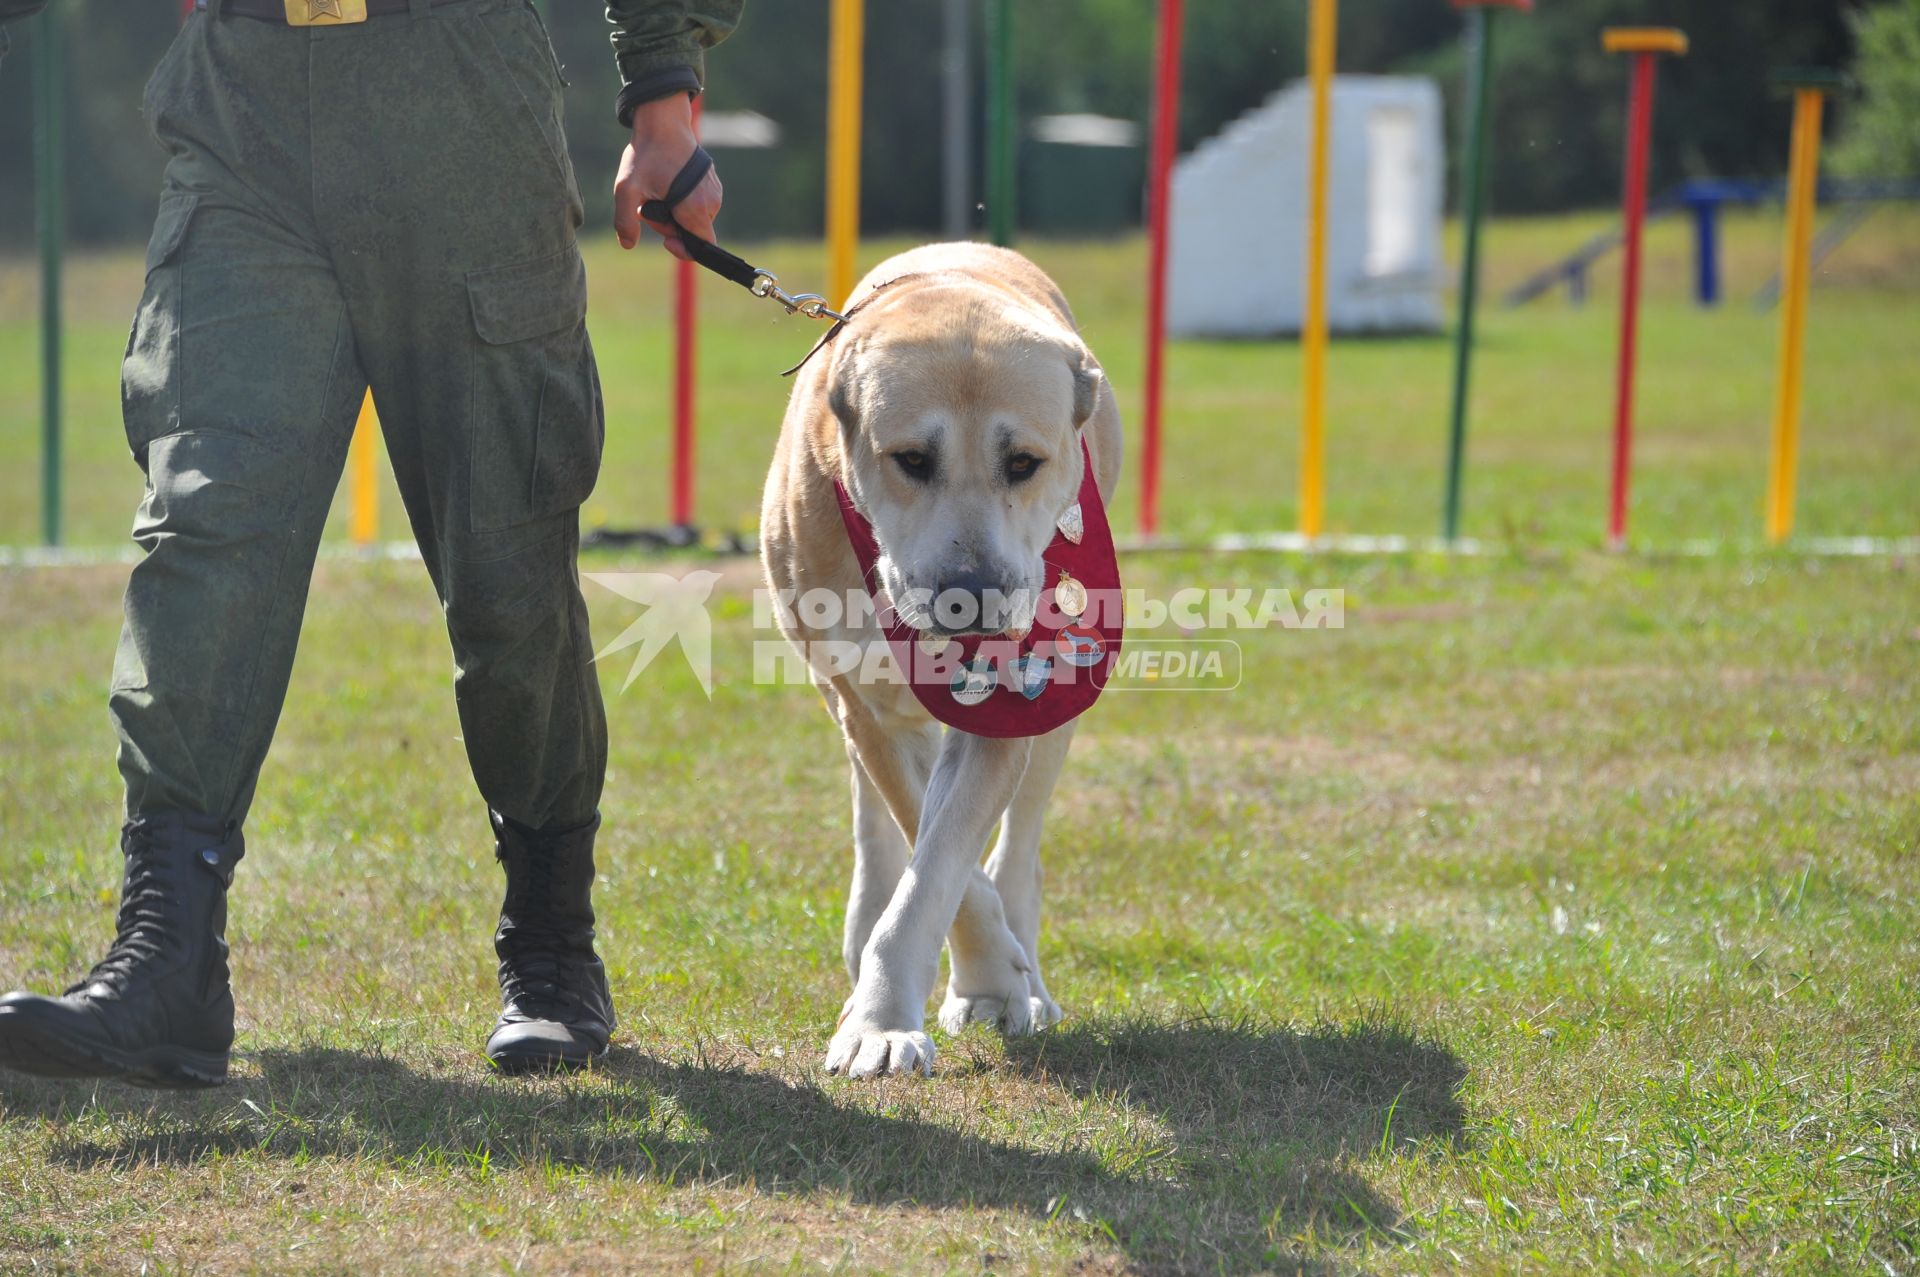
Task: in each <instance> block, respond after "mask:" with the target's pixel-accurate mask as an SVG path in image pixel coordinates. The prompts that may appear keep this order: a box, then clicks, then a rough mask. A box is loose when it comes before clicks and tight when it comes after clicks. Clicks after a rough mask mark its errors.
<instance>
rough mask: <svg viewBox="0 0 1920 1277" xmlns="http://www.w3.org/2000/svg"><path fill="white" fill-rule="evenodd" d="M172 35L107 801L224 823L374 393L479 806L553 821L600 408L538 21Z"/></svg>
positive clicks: (599, 762) (553, 91)
mask: <svg viewBox="0 0 1920 1277" xmlns="http://www.w3.org/2000/svg"><path fill="white" fill-rule="evenodd" d="M220 9H221V3H220V0H211V3H210V5H209V8H208V10H205V11H202V12H199V13H196V14H195V15H193V17H192V18H191V19H190V20H189V21H188V22H187V24H186V25H185V26H184V27H183V28H182V30H181V32H180V34H179V36H178V38H177V39H176V40H175V42H174V44H173V46H172V47H171V48H170V49H169V50H168V52H167V54H166V55H165V57H164V58H163V60H162V61H161V63H160V65H159V67H158V68H157V69H156V70H155V72H154V76H153V79H152V81H151V83H150V84H149V85H148V87H147V95H146V114H147V120H148V123H149V124H150V126H151V127H152V129H153V132H154V135H155V137H156V138H158V140H159V141H160V144H161V145H162V146H163V147H165V148H166V150H167V152H168V153H169V155H170V157H171V158H170V160H169V162H168V165H167V169H166V178H165V183H164V188H163V192H162V195H161V201H160V213H159V217H158V219H157V220H156V221H155V224H154V229H153V239H152V242H151V244H150V245H149V247H148V249H147V258H146V270H147V276H146V286H145V292H144V295H143V296H142V298H141V301H140V307H139V311H138V313H137V314H136V315H135V318H134V322H133V331H132V334H131V335H130V337H129V339H128V344H127V355H126V361H125V365H124V368H123V370H122V396H123V403H124V416H125V423H126V431H127V442H128V444H129V445H130V446H131V447H132V449H133V455H134V458H135V460H136V461H138V463H139V464H140V467H141V469H142V470H143V471H144V472H145V474H146V495H145V499H144V500H143V501H142V502H141V505H140V508H139V511H138V513H137V515H136V516H135V521H134V529H133V535H134V539H135V540H136V541H137V542H139V544H140V545H141V547H142V548H143V549H144V550H145V552H146V553H145V556H144V557H143V558H142V559H141V560H140V562H139V563H138V565H137V566H136V567H135V568H134V569H133V573H132V576H131V579H130V581H129V583H128V586H127V593H126V623H125V627H124V629H123V630H122V633H121V639H120V646H119V651H118V654H117V657H116V660H115V665H114V672H113V684H112V694H111V700H110V709H111V713H112V717H113V721H114V725H115V729H116V731H117V732H118V735H119V739H120V754H119V758H120V770H121V773H122V774H123V776H124V777H125V779H126V785H127V806H128V812H129V815H139V814H146V813H153V812H159V811H167V810H185V811H190V812H197V813H200V814H204V815H210V816H214V817H218V818H230V819H239V818H242V817H243V816H244V815H245V813H246V810H247V808H248V806H249V805H250V803H251V802H252V798H253V793H254V786H255V783H256V779H257V777H258V774H259V771H260V767H261V763H262V761H263V760H264V758H265V757H266V753H267V747H268V745H269V743H270V741H271V739H272V735H273V730H274V727H275V724H276V722H277V721H278V718H279V715H280V709H281V705H282V702H283V700H284V698H285V694H286V689H287V681H288V676H289V673H290V671H291V668H292V665H293V659H294V649H295V645H296V643H297V641H298V638H299V631H300V622H301V616H302V613H303V612H304V610H305V607H306V599H307V587H308V580H309V577H310V576H311V574H312V569H313V562H314V557H315V554H316V551H317V549H318V546H319V543H320V537H321V532H322V529H323V526H324V524H325V522H326V518H327V512H328V509H329V506H330V504H331V501H332V498H333V494H334V492H335V489H336V488H337V487H338V486H339V480H340V475H341V471H342V469H343V467H344V465H345V461H346V455H347V448H348V443H349V440H350V438H351V436H352V431H353V426H354V421H355V418H356V416H357V413H358V410H359V407H360V403H361V400H362V397H363V396H364V394H365V392H366V390H367V389H368V387H369V386H371V388H372V391H373V398H374V403H375V406H376V408H377V409H378V412H379V416H380V424H381V427H382V430H383V433H384V436H385V442H386V446H387V452H388V455H389V457H390V458H391V460H392V463H393V468H394V473H395V476H396V478H397V480H398V483H399V488H400V493H401V496H402V498H403V499H404V502H405V505H406V511H407V517H408V521H409V523H410V524H411V526H412V531H413V536H414V539H415V541H416V542H417V543H418V544H419V547H420V551H421V553H422V555H423V556H424V558H425V560H426V566H427V572H428V574H429V575H430V576H431V578H432V581H433V585H434V588H435V590H436V591H437V592H438V594H439V598H440V602H441V605H442V609H443V611H444V613H445V617H446V624H447V632H448V634H449V636H450V638H451V640H452V645H453V656H454V679H453V682H454V691H455V696H456V699H457V701H458V705H459V711H460V723H461V728H462V731H463V735H464V737H465V741H466V748H467V753H468V758H469V761H470V763H471V765H472V768H473V774H474V778H475V780H476V781H477V782H478V785H479V788H480V792H481V794H482V796H483V797H484V798H485V799H486V801H487V802H488V804H490V805H491V806H492V807H493V808H494V809H495V810H497V811H499V812H501V813H502V814H503V815H506V816H509V817H511V818H512V819H514V820H516V821H519V822H521V823H522V824H524V825H527V826H530V827H534V828H540V827H546V826H558V825H574V824H579V823H581V822H582V821H584V820H586V819H588V818H589V817H590V816H591V815H592V814H593V812H594V810H595V808H596V807H597V805H598V803H599V796H600V787H601V782H602V779H603V775H604V772H605V766H606V721H605V713H604V710H603V708H602V705H601V701H600V693H599V687H598V684H597V682H596V680H595V679H594V676H593V673H592V669H591V666H590V659H591V656H592V643H591V640H590V639H589V637H588V633H587V615H586V607H585V604H584V603H583V602H582V600H581V597H580V587H579V579H578V570H577V566H576V557H577V550H578V544H579V515H578V508H579V506H580V504H581V503H582V502H583V501H584V500H585V499H586V497H587V495H588V493H589V492H591V491H592V488H593V484H594V480H595V478H596V477H597V474H598V471H599V465H600V450H601V443H602V438H603V433H604V416H603V412H602V406H601V398H600V384H599V378H598V374H597V373H596V371H595V366H594V358H593V350H592V347H591V345H590V344H589V342H588V339H587V330H586V306H587V292H586V279H585V275H584V272H583V269H582V266H581V260H580V252H579V249H578V247H577V245H576V244H575V240H574V235H575V231H576V228H577V227H578V226H579V224H580V218H581V208H580V199H579V192H578V188H577V186H576V184H575V181H574V176H573V170H572V165H571V163H570V162H569V160H568V157H567V150H566V140H565V135H564V133H563V132H562V129H561V121H560V91H561V81H560V74H559V70H558V66H557V64H556V62H555V61H554V57H553V52H552V48H551V46H550V45H549V44H548V41H547V38H546V33H545V31H544V29H543V28H542V27H541V25H540V21H539V19H538V17H537V16H536V15H535V14H534V12H533V11H532V9H531V8H530V7H528V5H527V4H526V3H525V0H458V2H457V3H453V4H442V5H435V6H432V7H429V6H428V5H427V4H426V3H425V0H413V5H412V9H411V12H409V13H404V14H396V15H391V16H385V17H376V18H373V19H371V20H369V21H367V22H365V23H360V24H355V25H350V26H335V27H325V28H294V27H289V26H285V25H281V24H279V23H274V22H264V21H258V20H255V19H252V18H247V17H242V16H238V15H230V14H223V13H221V12H220V11H219V10H220Z"/></svg>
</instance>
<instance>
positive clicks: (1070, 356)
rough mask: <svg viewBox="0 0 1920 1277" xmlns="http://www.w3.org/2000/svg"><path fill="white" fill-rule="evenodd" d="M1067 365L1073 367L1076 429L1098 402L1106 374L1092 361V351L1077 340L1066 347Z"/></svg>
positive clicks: (1074, 421) (1090, 415)
mask: <svg viewBox="0 0 1920 1277" xmlns="http://www.w3.org/2000/svg"><path fill="white" fill-rule="evenodd" d="M1067 365H1068V367H1070V368H1072V369H1073V428H1074V429H1075V430H1078V429H1080V428H1081V427H1082V426H1084V425H1086V424H1087V419H1088V418H1090V417H1092V416H1093V410H1094V408H1095V407H1096V406H1098V404H1099V403H1100V387H1101V386H1102V385H1104V384H1105V383H1106V380H1107V375H1106V374H1105V373H1103V372H1101V371H1100V365H1099V364H1097V363H1095V362H1094V359H1093V352H1092V351H1091V350H1088V349H1087V348H1086V346H1085V345H1083V344H1082V343H1080V342H1078V341H1075V342H1074V343H1073V344H1072V345H1070V346H1068V347H1067Z"/></svg>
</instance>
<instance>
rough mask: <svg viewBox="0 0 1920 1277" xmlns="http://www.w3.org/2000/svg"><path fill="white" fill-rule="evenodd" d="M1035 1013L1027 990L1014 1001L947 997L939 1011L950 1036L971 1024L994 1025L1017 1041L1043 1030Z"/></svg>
mask: <svg viewBox="0 0 1920 1277" xmlns="http://www.w3.org/2000/svg"><path fill="white" fill-rule="evenodd" d="M1057 1009H1058V1008H1056V1010H1057ZM1034 1010H1035V1002H1034V1000H1033V999H1032V998H1029V997H1028V996H1027V995H1026V993H1025V991H1024V990H1023V991H1022V992H1020V993H1016V994H1014V995H1012V996H1011V997H997V996H992V995H989V996H985V997H966V996H963V995H961V994H958V993H948V994H947V1000H946V1002H945V1004H944V1005H942V1006H941V1008H940V1027H941V1028H943V1029H945V1030H946V1031H947V1032H949V1033H958V1032H960V1030H962V1029H964V1028H966V1027H967V1026H968V1025H969V1024H991V1025H992V1026H993V1027H995V1028H996V1029H999V1030H1000V1032H1001V1033H1003V1034H1005V1035H1006V1036H1008V1037H1010V1038H1017V1037H1021V1036H1023V1035H1024V1034H1027V1033H1031V1032H1033V1030H1034V1029H1036V1028H1039V1027H1041V1026H1039V1025H1038V1024H1036V1023H1035V1022H1034V1015H1033V1013H1034Z"/></svg>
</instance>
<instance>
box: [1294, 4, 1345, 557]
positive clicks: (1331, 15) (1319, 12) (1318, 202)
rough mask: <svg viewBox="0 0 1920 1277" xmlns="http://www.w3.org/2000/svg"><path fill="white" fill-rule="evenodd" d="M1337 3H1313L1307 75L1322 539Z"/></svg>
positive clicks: (1305, 471) (1303, 506)
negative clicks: (1310, 109)
mask: <svg viewBox="0 0 1920 1277" xmlns="http://www.w3.org/2000/svg"><path fill="white" fill-rule="evenodd" d="M1335 4H1336V0H1313V7H1312V8H1311V10H1310V11H1309V14H1308V19H1307V75H1308V77H1309V78H1310V79H1311V80H1312V82H1313V145H1312V153H1313V158H1312V169H1311V172H1310V174H1309V176H1308V180H1307V191H1308V203H1307V299H1306V300H1307V307H1306V311H1307V313H1306V319H1305V324H1304V326H1303V328H1302V332H1301V342H1302V346H1301V358H1302V360H1303V365H1304V366H1303V368H1302V375H1301V388H1302V390H1303V392H1304V397H1305V402H1304V404H1303V405H1302V411H1301V414H1300V531H1301V533H1302V534H1303V535H1305V536H1308V537H1317V536H1319V535H1320V528H1321V524H1322V521H1323V518H1324V515H1325V510H1326V426H1327V421H1326V414H1327V117H1328V116H1329V114H1331V98H1332V90H1333V45H1334V25H1335V23H1334V19H1335Z"/></svg>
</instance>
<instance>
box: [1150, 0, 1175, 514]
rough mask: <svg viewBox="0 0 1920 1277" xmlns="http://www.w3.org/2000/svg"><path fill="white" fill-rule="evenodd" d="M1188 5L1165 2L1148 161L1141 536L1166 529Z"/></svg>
mask: <svg viewBox="0 0 1920 1277" xmlns="http://www.w3.org/2000/svg"><path fill="white" fill-rule="evenodd" d="M1182 3H1183V0H1160V25H1159V33H1158V36H1157V43H1156V50H1157V52H1156V56H1155V74H1154V89H1153V138H1152V143H1151V151H1150V154H1149V157H1148V160H1147V405H1146V412H1145V413H1144V414H1142V416H1143V427H1142V435H1141V447H1140V533H1141V535H1142V536H1148V537H1150V536H1152V535H1154V533H1155V532H1157V531H1158V530H1159V527H1160V393H1161V384H1162V381H1163V379H1164V375H1165V371H1166V368H1165V355H1166V344H1167V202H1168V201H1167V183H1168V177H1169V176H1170V174H1171V172H1172V170H1173V153H1174V148H1175V146H1176V145H1177V143H1178V141H1179V125H1180V27H1181V7H1182Z"/></svg>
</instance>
